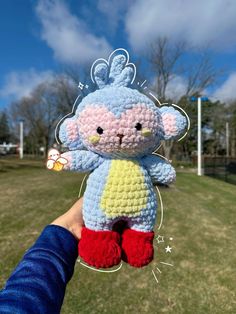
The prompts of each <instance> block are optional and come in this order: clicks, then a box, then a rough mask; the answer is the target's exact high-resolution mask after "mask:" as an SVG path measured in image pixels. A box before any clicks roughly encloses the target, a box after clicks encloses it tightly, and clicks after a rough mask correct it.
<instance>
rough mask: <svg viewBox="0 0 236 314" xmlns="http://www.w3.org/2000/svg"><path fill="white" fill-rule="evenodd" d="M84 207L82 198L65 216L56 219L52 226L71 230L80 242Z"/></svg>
mask: <svg viewBox="0 0 236 314" xmlns="http://www.w3.org/2000/svg"><path fill="white" fill-rule="evenodd" d="M82 205H83V198H80V199H79V200H78V201H77V202H76V203H75V204H74V205H73V206H72V207H71V208H70V209H69V210H68V211H67V212H66V213H65V214H63V215H62V216H60V217H58V218H57V219H55V220H54V221H53V222H52V223H51V224H52V225H57V226H61V227H63V228H65V229H67V230H69V231H70V232H71V233H72V234H73V235H74V237H75V238H76V239H77V240H80V238H81V230H82V227H83V225H84V221H83V216H82Z"/></svg>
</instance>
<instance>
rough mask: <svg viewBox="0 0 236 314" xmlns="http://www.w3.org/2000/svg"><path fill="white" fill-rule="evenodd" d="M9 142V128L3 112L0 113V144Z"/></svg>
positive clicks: (5, 114) (6, 117)
mask: <svg viewBox="0 0 236 314" xmlns="http://www.w3.org/2000/svg"><path fill="white" fill-rule="evenodd" d="M9 141H10V128H9V121H8V116H7V113H6V112H5V111H3V112H1V113H0V143H3V142H6V143H7V142H9Z"/></svg>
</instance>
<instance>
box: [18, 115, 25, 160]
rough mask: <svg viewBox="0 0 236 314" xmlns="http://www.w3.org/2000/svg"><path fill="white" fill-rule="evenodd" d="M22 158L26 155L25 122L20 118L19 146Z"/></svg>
mask: <svg viewBox="0 0 236 314" xmlns="http://www.w3.org/2000/svg"><path fill="white" fill-rule="evenodd" d="M19 153H20V159H23V157H24V122H23V120H20V147H19Z"/></svg>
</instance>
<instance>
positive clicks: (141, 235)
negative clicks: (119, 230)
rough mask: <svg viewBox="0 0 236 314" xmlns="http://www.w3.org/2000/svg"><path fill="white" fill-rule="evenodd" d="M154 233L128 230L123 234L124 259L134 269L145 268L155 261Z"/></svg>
mask: <svg viewBox="0 0 236 314" xmlns="http://www.w3.org/2000/svg"><path fill="white" fill-rule="evenodd" d="M153 238H154V232H141V231H136V230H131V229H126V230H125V231H124V232H123V234H122V244H121V247H122V259H123V261H125V262H127V263H129V264H130V265H131V266H134V267H143V266H145V265H147V264H149V263H150V262H151V261H152V259H153V245H152V242H153Z"/></svg>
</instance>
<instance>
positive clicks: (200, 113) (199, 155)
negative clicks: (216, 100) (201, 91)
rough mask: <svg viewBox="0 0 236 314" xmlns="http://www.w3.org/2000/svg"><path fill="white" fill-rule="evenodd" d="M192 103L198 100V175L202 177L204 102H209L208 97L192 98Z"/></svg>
mask: <svg viewBox="0 0 236 314" xmlns="http://www.w3.org/2000/svg"><path fill="white" fill-rule="evenodd" d="M190 100H191V101H196V100H197V175H198V176H201V175H202V101H208V98H207V97H194V96H193V97H191V98H190Z"/></svg>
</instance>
